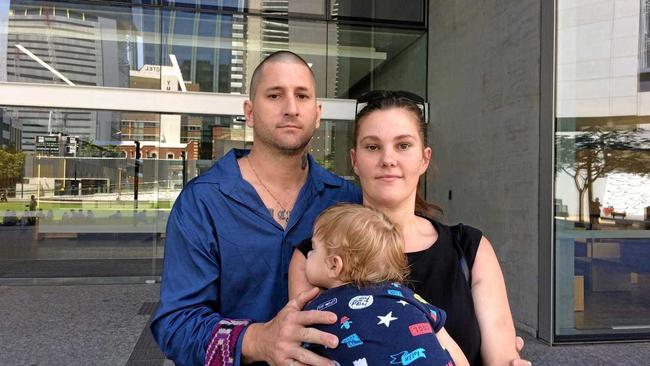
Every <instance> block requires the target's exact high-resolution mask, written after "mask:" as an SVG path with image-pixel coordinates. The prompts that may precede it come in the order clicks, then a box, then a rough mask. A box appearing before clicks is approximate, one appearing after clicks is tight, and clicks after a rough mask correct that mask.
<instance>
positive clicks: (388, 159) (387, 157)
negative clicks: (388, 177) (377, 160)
mask: <svg viewBox="0 0 650 366" xmlns="http://www.w3.org/2000/svg"><path fill="white" fill-rule="evenodd" d="M395 164H396V162H395V155H394V154H393V152H392V151H390V150H389V149H386V150H384V153H383V154H382V157H381V165H382V166H385V167H390V166H395Z"/></svg>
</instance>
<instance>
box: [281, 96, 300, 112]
mask: <svg viewBox="0 0 650 366" xmlns="http://www.w3.org/2000/svg"><path fill="white" fill-rule="evenodd" d="M284 113H285V114H287V115H290V116H297V115H298V103H297V102H296V98H294V97H291V98H287V99H286V103H285V106H284Z"/></svg>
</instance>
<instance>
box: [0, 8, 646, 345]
mask: <svg viewBox="0 0 650 366" xmlns="http://www.w3.org/2000/svg"><path fill="white" fill-rule="evenodd" d="M649 9H650V2H649V1H647V0H594V1H577V0H555V1H542V0H537V1H526V2H522V1H515V0H508V1H501V2H476V1H470V0H440V1H422V0H419V1H418V0H409V1H401V2H391V1H382V0H363V1H360V0H354V1H353V0H345V1H252V0H251V1H189V0H179V1H159V0H150V1H92V2H82V1H61V2H56V3H55V4H54V3H52V2H46V1H9V2H8V4H6V3H5V4H3V5H0V22H3V23H4V24H3V25H4V26H3V27H0V57H2V58H4V59H5V60H6V61H7V62H6V63H3V62H0V107H1V108H2V109H3V110H5V111H6V113H5V114H6V115H7V116H8V117H6V118H5V117H3V125H2V126H3V137H2V138H3V140H2V141H3V146H5V145H6V146H8V145H7V144H6V143H5V142H4V141H6V140H7V141H8V140H10V139H14V140H15V139H16V138H19V139H20V140H21V141H22V143H21V149H22V150H23V151H24V152H25V154H26V156H25V160H24V166H22V167H21V169H19V170H18V171H20V173H17V171H14V173H12V174H13V175H12V176H11V177H8V178H6V179H5V180H0V182H4V183H2V184H4V186H3V187H0V189H3V190H6V191H7V192H8V193H9V198H10V202H17V204H18V203H20V204H22V203H23V202H24V201H25V200H27V199H28V197H29V195H30V194H36V195H37V196H38V197H39V204H40V205H41V207H43V208H44V209H45V211H48V210H51V211H52V219H51V220H48V221H47V222H44V223H43V225H40V226H39V227H37V228H26V229H25V230H35V231H36V237H38V238H40V241H38V242H37V243H36V244H35V245H33V246H30V248H32V249H31V250H22V249H21V247H19V246H18V245H17V244H9V245H7V246H4V247H2V249H0V264H2V265H3V266H4V268H8V270H6V271H5V272H4V273H3V274H2V278H0V280H1V282H0V283H5V284H21V283H32V282H34V281H37V282H39V283H61V282H62V281H63V282H66V281H68V282H75V283H77V282H82V283H91V284H92V283H107V282H121V283H123V282H128V281H144V280H154V281H155V280H157V279H158V278H159V276H160V272H161V258H162V256H163V254H164V253H163V251H164V249H163V244H164V240H165V235H164V234H165V233H164V227H165V222H166V215H167V214H168V212H169V210H170V208H171V206H172V205H173V202H174V200H175V199H176V197H177V196H178V193H179V192H180V189H181V188H182V186H183V181H184V180H189V179H191V178H193V177H194V176H196V175H197V174H200V173H201V172H203V171H205V169H207V168H209V167H210V165H211V164H212V162H213V161H214V160H215V159H218V158H219V157H220V156H222V155H223V154H224V153H226V152H227V151H228V150H229V149H230V148H233V147H237V148H246V147H249V146H251V144H252V143H254V141H253V138H252V132H251V130H250V129H249V128H247V127H246V125H245V123H244V119H243V117H242V107H241V105H242V103H243V101H244V100H245V99H246V94H247V93H248V90H247V88H248V84H249V82H250V77H251V75H252V71H253V70H254V68H255V66H257V64H258V63H259V62H260V61H261V60H262V59H263V58H264V57H265V56H266V55H268V54H269V53H271V52H273V51H275V50H278V49H289V50H292V51H295V52H297V53H299V54H301V55H302V56H304V58H305V59H306V60H307V62H308V63H309V64H310V65H311V67H312V70H313V71H314V73H315V76H316V80H317V95H318V97H319V98H320V100H321V101H322V103H323V121H322V123H321V128H320V129H319V131H318V132H317V133H316V135H315V137H314V140H313V141H312V144H311V146H310V152H311V153H312V155H313V156H314V157H315V158H316V159H317V160H318V161H319V162H320V163H322V164H323V165H324V166H325V167H327V168H328V169H331V170H332V171H334V172H335V173H336V174H339V175H341V176H344V177H347V178H349V179H354V175H353V173H352V171H351V168H350V164H349V161H348V149H349V148H350V145H351V140H352V136H351V135H352V120H353V119H354V113H355V98H357V97H358V96H360V95H361V94H363V93H364V92H366V91H369V90H378V89H398V90H407V91H411V92H414V93H417V94H419V95H422V96H423V97H425V99H426V100H427V102H428V110H429V113H428V115H429V124H428V131H427V132H428V139H429V141H428V142H429V144H430V145H431V147H432V149H433V151H434V161H435V163H434V166H432V168H431V169H430V170H429V172H428V173H427V175H426V179H425V182H424V183H423V191H424V192H425V195H426V197H427V199H428V200H430V201H433V202H436V203H437V204H439V205H440V206H442V207H443V209H444V210H445V214H446V217H447V220H448V221H449V222H451V223H453V222H458V221H462V222H464V223H466V224H470V225H473V226H476V227H479V228H481V229H482V230H483V232H484V234H485V236H486V237H488V238H489V239H490V241H491V242H492V244H493V246H494V248H495V251H496V253H497V256H498V258H499V260H500V263H501V266H502V269H503V272H504V276H505V279H506V283H507V289H508V294H509V299H510V305H511V308H512V311H513V316H514V318H515V320H516V324H517V326H518V327H519V329H521V330H523V331H526V332H529V333H531V334H534V335H536V336H537V337H539V338H541V339H543V340H545V341H548V342H550V343H562V342H567V341H571V342H590V341H611V340H636V339H644V340H647V339H650V305H649V304H650V266H649V264H648V263H650V224H649V220H650V180H649V175H650V132H649V131H650V118H649V116H650V68H649V67H648V62H649V61H648V60H649V58H650V56H649V55H650V52H649V51H648V47H649V46H648V44H649V41H648V39H649V37H650V36H649V34H650V10H649ZM17 43H19V44H20V45H21V46H22V47H23V48H24V49H26V50H28V51H29V50H31V51H30V52H31V53H32V54H33V55H35V56H37V57H38V58H40V60H41V61H42V62H43V63H44V64H45V65H44V64H43V63H39V62H38V61H36V60H35V59H34V58H33V57H31V56H29V54H28V53H26V52H24V51H23V50H21V49H20V48H19V47H16V44H17ZM5 64H6V67H5V66H3V65H5ZM46 65H47V66H46ZM65 79H67V80H69V81H71V82H72V83H73V84H75V86H71V85H69V83H67V82H66V81H65ZM3 116H4V115H3ZM5 121H10V123H7V122H5ZM9 125H11V126H13V127H11V128H14V129H15V130H12V131H15V132H11V133H10V132H7V133H5V131H9V130H8V127H5V126H9ZM57 132H62V133H67V134H68V135H75V136H79V137H80V138H81V139H82V140H83V141H85V142H92V144H87V146H88V147H87V148H86V150H84V153H83V154H77V155H76V156H73V157H70V156H58V157H54V156H47V157H46V156H40V155H39V154H38V153H37V152H36V151H35V145H34V137H35V136H38V135H49V134H54V133H57ZM21 136H22V137H21ZM12 141H13V140H12ZM135 141H138V142H141V143H142V145H141V147H142V146H147V149H146V150H141V154H144V155H142V156H141V157H140V158H141V159H137V157H136V156H135V153H136V150H135V146H136V144H135ZM164 144H174V145H173V146H174V148H176V149H179V150H174V151H172V150H165V151H164V152H162V150H161V148H162V147H163V146H165V145H164ZM182 144H187V145H185V148H186V149H187V148H190V147H191V149H192V150H191V151H192V153H191V154H190V153H189V152H187V156H186V159H184V160H183V159H180V158H179V157H178V156H177V155H178V154H177V153H178V152H180V151H181V150H182V148H183V147H182V146H181V145H182ZM92 146H98V147H97V148H93V147H92ZM120 146H122V147H121V148H120ZM126 146H128V147H129V148H128V150H127V148H126ZM3 149H7V148H5V147H3ZM120 149H121V150H120ZM155 149H158V150H155ZM184 151H187V150H184ZM120 152H122V153H121V155H116V154H117V153H120ZM123 152H126V156H124V154H123ZM161 154H162V155H161ZM168 154H173V157H172V155H168ZM57 182H58V183H57ZM80 182H81V183H80ZM84 182H85V183H84ZM84 187H86V188H85V189H84ZM44 192H46V193H44ZM88 206H92V207H93V212H94V218H93V221H92V223H91V222H89V221H87V220H86V221H80V220H77V221H75V222H72V223H71V222H70V214H69V211H70V210H79V209H86V208H87V207H88ZM8 207H9V206H8ZM0 208H1V207H0ZM143 210H144V211H143ZM142 212H144V213H145V218H144V220H143V219H142ZM64 213H65V214H66V216H67V218H64ZM118 213H119V214H118ZM136 214H137V217H138V220H139V221H138V222H139V223H140V224H139V225H137V226H136V227H137V228H134V225H133V222H134V220H136ZM54 262H56V263H57V264H60V263H65V264H66V265H65V266H53V265H51V264H52V263H54ZM89 262H92V263H93V264H94V266H93V267H92V269H91V270H88V266H87V263H89ZM12 268H13V269H16V268H20V271H18V270H16V271H13V270H12ZM42 268H51V269H52V270H51V271H49V272H47V271H43V270H42ZM35 278H37V279H35ZM30 281H31V282H30Z"/></svg>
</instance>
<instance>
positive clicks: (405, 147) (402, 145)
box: [397, 142, 411, 150]
mask: <svg viewBox="0 0 650 366" xmlns="http://www.w3.org/2000/svg"><path fill="white" fill-rule="evenodd" d="M397 147H398V148H399V149H400V150H406V149H408V148H409V147H411V144H409V143H407V142H403V143H401V144H399V145H397Z"/></svg>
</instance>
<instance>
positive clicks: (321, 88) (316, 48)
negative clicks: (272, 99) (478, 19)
mask: <svg viewBox="0 0 650 366" xmlns="http://www.w3.org/2000/svg"><path fill="white" fill-rule="evenodd" d="M207 3H209V2H207ZM207 3H206V2H178V1H174V2H165V4H166V5H165V6H157V7H142V6H137V5H129V4H122V6H107V5H106V4H107V3H104V5H102V3H101V2H92V3H87V2H86V3H79V2H65V1H62V2H57V3H56V6H54V5H52V3H51V2H46V1H41V2H39V1H30V2H27V1H11V2H8V3H7V2H5V3H3V4H2V5H0V20H3V19H6V23H7V27H6V28H2V29H0V59H2V60H3V61H4V60H6V63H4V62H0V81H4V80H6V81H9V82H23V83H54V84H68V85H89V86H107V87H122V88H139V89H157V90H166V91H181V90H186V91H194V92H219V93H228V94H247V93H248V90H247V87H248V84H249V82H250V77H251V74H252V72H253V70H254V68H255V67H256V66H257V65H258V64H259V62H260V61H261V60H262V59H263V57H265V56H266V55H268V54H270V53H272V52H274V51H276V50H280V49H289V50H292V51H294V52H296V53H298V54H300V55H301V56H303V57H304V58H305V60H306V61H307V62H308V63H310V65H311V67H312V69H313V71H314V74H315V75H316V78H317V85H318V90H317V95H318V96H319V97H329V98H355V97H356V96H358V95H360V94H361V93H363V92H364V91H367V90H370V89H381V88H392V89H406V90H410V91H413V92H416V93H418V94H420V95H423V96H424V95H425V91H426V77H425V76H426V60H427V54H426V49H427V47H426V44H427V37H426V31H425V30H423V29H419V30H413V29H399V28H389V27H381V28H380V27H371V26H353V25H345V24H341V23H337V22H326V21H325V20H324V19H323V20H321V19H320V18H318V17H317V18H316V19H314V18H310V17H298V18H295V17H291V16H282V17H280V16H278V17H271V16H272V15H274V14H276V11H279V8H282V7H284V8H286V9H289V13H290V14H292V13H291V11H292V9H294V10H295V11H296V13H300V14H303V13H304V14H311V13H310V12H312V11H314V12H319V11H320V10H317V8H318V9H321V10H322V8H323V7H324V2H307V1H297V2H293V1H292V2H284V3H283V2H262V3H260V4H259V7H260V9H261V11H260V12H259V13H258V15H250V14H245V13H230V12H224V13H220V12H219V11H222V10H223V9H221V10H219V11H212V12H205V11H203V12H202V11H201V10H203V9H204V8H203V6H204V5H206V6H207ZM217 3H220V4H222V3H223V2H217ZM236 3H239V2H236ZM183 4H185V5H188V6H181V5H183ZM189 5H191V6H189ZM2 6H4V8H2ZM219 6H221V5H219ZM223 6H224V7H227V5H226V4H224V5H223ZM267 7H268V9H267ZM393 8H394V7H393ZM267 10H268V11H267ZM5 42H6V43H5ZM404 70H408V72H406V73H405V72H404Z"/></svg>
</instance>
